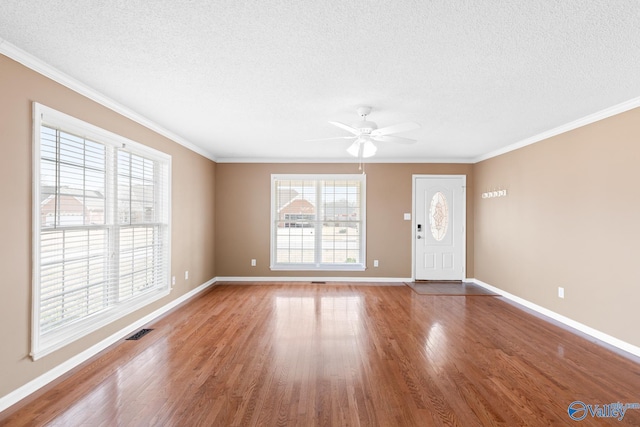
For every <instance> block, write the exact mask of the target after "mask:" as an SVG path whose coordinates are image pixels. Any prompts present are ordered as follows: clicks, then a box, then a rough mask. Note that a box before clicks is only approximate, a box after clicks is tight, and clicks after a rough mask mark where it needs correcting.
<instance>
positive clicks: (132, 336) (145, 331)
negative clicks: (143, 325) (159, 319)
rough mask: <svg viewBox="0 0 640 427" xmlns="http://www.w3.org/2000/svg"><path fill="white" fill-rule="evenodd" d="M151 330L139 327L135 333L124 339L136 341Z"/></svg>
mask: <svg viewBox="0 0 640 427" xmlns="http://www.w3.org/2000/svg"><path fill="white" fill-rule="evenodd" d="M151 331H153V329H140V330H139V331H138V332H136V333H135V334H133V335H131V336H130V337H129V338H127V339H126V341H130V340H131V341H137V340H139V339H140V338H142V337H143V336H145V335H147V334H148V333H149V332H151Z"/></svg>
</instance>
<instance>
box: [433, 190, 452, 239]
mask: <svg viewBox="0 0 640 427" xmlns="http://www.w3.org/2000/svg"><path fill="white" fill-rule="evenodd" d="M429 225H430V226H431V234H432V235H433V238H434V239H436V241H438V242H439V241H441V240H442V239H444V236H446V235H447V230H448V229H449V204H448V203H447V198H446V197H445V196H444V194H442V193H441V192H440V191H438V192H437V193H436V194H434V195H433V197H432V198H431V206H429Z"/></svg>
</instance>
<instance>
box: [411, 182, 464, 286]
mask: <svg viewBox="0 0 640 427" xmlns="http://www.w3.org/2000/svg"><path fill="white" fill-rule="evenodd" d="M422 178H427V179H447V178H462V207H461V209H462V277H461V278H460V280H465V279H466V275H467V175H456V174H451V175H430V174H426V175H425V174H413V175H411V280H412V281H415V280H416V225H417V222H416V181H417V180H418V179H422Z"/></svg>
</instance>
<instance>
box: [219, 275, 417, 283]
mask: <svg viewBox="0 0 640 427" xmlns="http://www.w3.org/2000/svg"><path fill="white" fill-rule="evenodd" d="M216 281H217V282H248V283H254V282H256V283H262V282H366V283H383V282H384V283H389V284H391V283H398V284H401V283H403V282H411V279H410V278H402V277H309V276H298V277H291V276H284V277H253V276H247V277H238V276H222V277H216Z"/></svg>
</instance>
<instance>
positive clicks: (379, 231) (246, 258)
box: [216, 163, 474, 278]
mask: <svg viewBox="0 0 640 427" xmlns="http://www.w3.org/2000/svg"><path fill="white" fill-rule="evenodd" d="M472 169H473V166H472V165H468V164H381V163H372V164H368V165H366V173H367V270H366V271H364V272H319V271H294V272H286V271H273V272H272V271H271V270H270V269H269V245H270V236H269V231H270V227H269V226H270V224H269V221H270V206H271V204H270V203H271V202H270V197H271V174H275V173H359V171H358V165H357V164H355V163H351V164H313V163H312V164H289V163H284V164H253V163H251V164H245V163H243V164H237V163H222V164H218V165H217V175H216V178H217V179H216V206H217V210H216V273H217V275H218V276H219V277H220V276H222V277H228V276H233V277H238V276H240V277H250V276H253V277H274V276H276V277H277V276H280V277H284V276H302V277H308V276H311V277H313V276H338V277H353V276H357V277H390V278H402V277H407V278H408V277H411V221H405V220H404V219H403V214H404V213H405V212H411V187H412V175H413V174H461V175H467V188H468V191H467V276H468V277H473V265H474V262H473V259H474V258H473V197H472V194H473V187H474V183H473V176H472V173H471V172H472ZM252 258H254V259H256V260H257V266H256V267H251V265H250V264H251V259H252ZM374 259H377V260H379V261H380V267H378V268H373V260H374Z"/></svg>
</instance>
